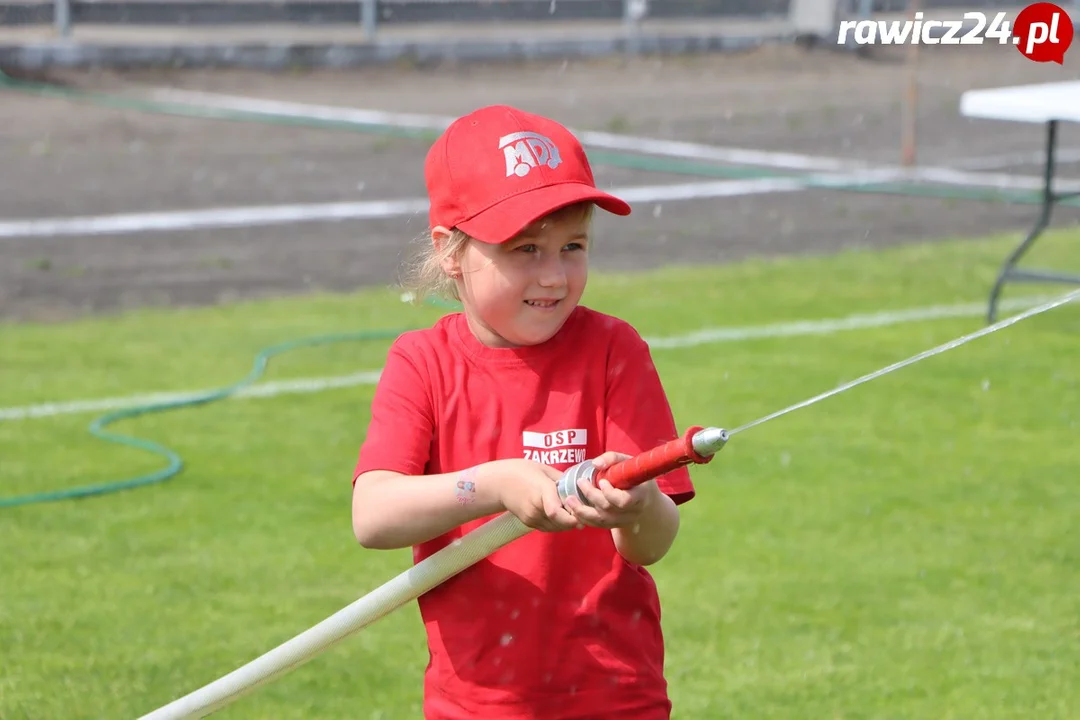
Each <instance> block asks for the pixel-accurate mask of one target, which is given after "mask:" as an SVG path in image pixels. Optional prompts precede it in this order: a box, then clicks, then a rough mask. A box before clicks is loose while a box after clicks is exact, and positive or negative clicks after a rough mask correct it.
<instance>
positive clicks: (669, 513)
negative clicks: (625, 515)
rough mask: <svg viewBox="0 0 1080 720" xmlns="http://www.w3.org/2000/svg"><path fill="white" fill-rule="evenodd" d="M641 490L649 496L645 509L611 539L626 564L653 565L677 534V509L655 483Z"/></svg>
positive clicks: (669, 546) (669, 547)
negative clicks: (634, 520)
mask: <svg viewBox="0 0 1080 720" xmlns="http://www.w3.org/2000/svg"><path fill="white" fill-rule="evenodd" d="M642 489H643V490H645V491H646V492H648V493H649V494H650V497H649V501H648V504H647V505H646V506H645V509H644V510H642V512H641V515H640V516H639V517H638V519H637V521H636V522H635V523H634V524H633V525H630V526H627V527H617V528H614V529H613V530H612V531H611V537H612V539H613V540H614V541H615V548H616V549H617V550H618V551H619V554H620V555H622V556H623V557H624V558H625V559H626V561H627V562H631V563H636V564H638V565H652V564H653V563H655V562H658V561H659V560H661V559H662V558H663V557H664V556H665V555H667V552H668V550H670V549H671V545H672V543H674V542H675V536H676V535H678V534H679V508H678V507H677V506H676V505H675V501H674V500H672V499H671V496H669V495H666V494H665V493H663V492H661V491H660V488H659V487H657V485H656V483H654V482H651V483H648V484H647V485H646V486H642Z"/></svg>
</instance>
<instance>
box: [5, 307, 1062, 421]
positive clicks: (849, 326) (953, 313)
mask: <svg viewBox="0 0 1080 720" xmlns="http://www.w3.org/2000/svg"><path fill="white" fill-rule="evenodd" d="M1046 299H1047V298H1045V297H1029V298H1016V299H1008V300H1003V301H1001V302H1000V303H999V304H998V306H999V307H1000V308H1001V309H1002V310H1006V311H1007V310H1024V309H1027V308H1030V307H1034V306H1036V305H1038V304H1039V303H1040V302H1045V301H1046ZM985 312H986V303H965V304H960V305H934V306H930V307H922V308H909V309H906V310H894V311H886V312H879V313H871V314H865V315H850V316H848V317H844V318H834V319H824V320H804V321H799V322H787V323H774V324H770V325H758V326H747V327H726V328H711V329H706V330H699V331H697V332H692V333H688V334H686V335H675V336H670V337H660V338H649V337H647V338H645V340H646V342H648V344H649V347H650V348H652V349H658V350H662V349H673V348H687V347H696V346H700V345H709V344H713V343H723V342H740V341H745V340H755V339H767V338H782V337H797V336H800V335H831V334H833V333H837V332H842V331H846V330H860V329H867V328H880V327H887V326H890V325H900V324H904V323H913V322H920V321H924V320H940V319H944V318H963V317H977V316H980V315H982V314H983V313H985ZM380 373H381V370H372V371H367V372H359V373H353V374H350V375H338V376H332V377H315V378H301V379H297V380H284V381H276V382H267V383H262V384H259V385H255V386H252V387H248V388H245V389H243V390H239V391H237V392H236V393H234V394H233V395H231V396H230V397H234V398H264V397H276V396H278V395H290V394H302V393H303V394H306V393H317V392H322V391H324V390H330V389H334V388H346V387H353V386H356V385H373V384H375V383H376V382H378V380H379V375H380ZM213 392H216V391H215V390H198V391H188V392H169V393H152V394H146V395H129V396H126V397H111V398H98V399H94V400H74V401H59V402H49V403H41V404H37V405H24V406H21V407H6V408H0V422H4V421H13V420H30V419H34V418H45V417H54V416H56V415H73V414H79V413H90V412H108V411H112V410H122V409H125V408H131V407H135V406H140V405H152V404H158V403H169V402H177V401H184V400H193V399H195V398H199V397H203V396H205V395H207V394H208V393H213Z"/></svg>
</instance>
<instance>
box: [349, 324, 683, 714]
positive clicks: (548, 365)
mask: <svg viewBox="0 0 1080 720" xmlns="http://www.w3.org/2000/svg"><path fill="white" fill-rule="evenodd" d="M678 435H679V432H678V430H677V429H676V426H675V423H674V420H673V418H672V413H671V409H670V406H669V405H668V402H667V398H666V396H665V394H664V391H663V388H662V386H661V383H660V378H659V376H658V374H657V371H656V369H655V367H654V366H653V363H652V360H651V356H650V353H649V349H648V345H647V344H646V343H645V341H644V340H642V339H641V337H640V336H639V335H638V333H637V332H636V331H635V330H634V329H633V328H632V327H631V326H630V325H628V324H627V323H626V322H624V321H622V320H619V319H617V318H614V317H610V316H608V315H604V314H602V313H599V312H596V311H594V310H590V309H588V308H585V307H580V306H579V307H578V308H576V309H575V310H574V312H573V313H572V314H571V315H570V317H569V319H568V320H567V321H566V323H565V324H564V325H563V327H562V328H561V329H560V330H559V332H558V334H557V335H556V336H555V337H554V338H552V339H551V340H549V341H548V342H546V343H544V344H542V345H538V346H532V347H524V348H490V347H487V346H485V345H483V344H482V343H480V342H479V341H478V340H477V339H476V338H475V337H474V336H473V335H472V333H471V332H470V331H469V328H468V324H467V322H466V320H465V317H464V315H462V314H460V313H457V314H451V315H447V316H445V317H443V318H442V319H440V320H439V321H438V322H437V323H436V324H435V326H434V327H432V328H430V329H426V330H419V331H412V332H408V333H405V334H403V335H402V336H400V337H399V338H398V339H397V340H396V341H395V342H394V344H393V346H392V347H391V349H390V352H389V355H388V358H387V362H386V365H385V367H384V369H383V373H382V376H381V378H380V380H379V384H378V387H377V388H376V391H375V397H374V401H373V404H372V419H371V424H370V426H369V428H368V433H367V437H366V439H365V441H364V444H363V446H362V448H361V450H360V453H359V460H358V463H357V466H356V471H355V473H354V475H353V477H354V478H356V477H357V476H359V475H360V474H361V473H364V472H368V471H371V470H390V471H395V472H399V473H403V474H406V475H421V474H424V475H433V474H439V473H445V472H454V471H457V470H462V469H465V468H468V467H472V466H474V465H479V464H481V463H484V462H489V461H491V460H498V459H504V458H521V457H525V458H530V459H532V460H535V461H537V462H541V463H544V464H547V465H550V466H552V467H554V468H557V469H559V470H565V469H567V468H569V467H571V466H572V465H574V464H576V463H578V462H581V461H584V460H586V459H590V458H594V457H596V456H598V455H600V454H602V453H603V452H605V451H608V450H614V451H618V452H623V453H627V454H629V455H634V454H636V453H638V452H641V451H643V450H647V449H649V448H652V447H655V446H657V445H660V444H662V443H665V442H667V441H669V440H672V439H674V438H675V437H678ZM657 482H658V484H659V486H660V488H661V489H662V490H663V491H664V492H666V493H667V494H669V495H670V496H672V498H673V499H674V500H675V502H676V503H682V502H685V501H687V500H689V499H690V498H692V497H693V496H694V487H693V485H692V483H691V481H690V475H689V472H688V471H687V469H686V468H681V469H679V470H676V471H674V472H671V473H669V474H667V475H666V476H664V477H662V478H659V479H658V480H657ZM490 519H491V518H483V519H481V520H477V521H475V522H471V523H468V524H466V525H464V526H463V527H461V528H458V529H457V530H455V531H453V532H450V533H447V534H446V535H444V536H441V537H439V538H437V539H435V540H432V541H430V542H427V543H424V544H422V545H419V546H417V547H415V548H414V549H413V555H414V558H415V561H417V562H419V561H420V560H422V559H423V558H426V557H427V556H429V555H431V554H432V553H434V552H435V551H437V550H439V549H440V548H442V547H444V546H446V545H447V544H448V543H449V542H451V541H452V540H454V539H455V538H458V537H461V536H462V535H463V534H465V533H467V532H469V531H471V530H473V529H474V528H475V527H477V526H478V525H480V524H482V523H483V522H485V521H487V520H490ZM419 607H420V612H421V616H422V617H423V621H424V625H425V629H426V631H427V636H428V647H429V652H430V662H429V664H428V667H427V671H426V674H425V681H424V714H425V717H426V718H428V719H429V720H435V719H438V720H474V719H475V718H491V719H498V720H510V719H511V718H512V719H514V720H526V719H528V720H534V719H535V720H539V719H541V718H542V719H543V720H570V719H571V718H597V717H619V718H628V719H632V720H646V719H648V720H654V719H660V718H668V717H669V713H670V708H671V703H670V701H669V699H668V697H667V683H666V681H665V679H664V674H663V670H664V644H663V637H662V634H661V628H660V603H659V598H658V596H657V591H656V586H655V584H654V582H653V579H652V577H651V576H650V574H649V573H648V571H647V570H646V569H645V568H644V567H641V566H638V565H632V564H630V563H628V562H627V561H626V560H624V559H623V558H622V556H621V555H619V553H618V551H617V550H616V549H615V545H614V542H613V540H612V537H611V533H610V531H608V530H602V529H597V528H588V527H587V528H585V529H583V530H569V531H565V532H559V533H547V532H541V531H534V532H531V533H529V534H528V535H527V536H525V537H523V538H520V539H518V540H515V541H514V542H511V543H510V544H508V545H506V546H504V547H502V548H500V549H499V550H496V551H495V552H494V553H492V554H491V555H489V556H488V557H487V558H485V559H483V560H481V561H480V562H478V563H476V564H475V565H473V566H471V567H469V568H467V569H466V570H465V571H463V572H462V573H460V574H459V575H457V576H455V577H453V578H451V579H450V580H448V581H446V582H445V583H443V584H442V585H440V586H438V587H436V588H434V589H432V590H431V591H430V592H428V593H426V594H425V595H423V596H421V597H420V598H419Z"/></svg>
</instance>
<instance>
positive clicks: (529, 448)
mask: <svg viewBox="0 0 1080 720" xmlns="http://www.w3.org/2000/svg"><path fill="white" fill-rule="evenodd" d="M521 443H522V445H524V446H525V448H524V450H525V459H526V460H532V461H533V462H538V463H542V464H544V465H563V464H571V465H576V464H577V463H580V462H585V451H586V446H587V445H588V444H589V431H588V430H587V429H585V428H577V429H573V430H556V431H555V432H549V433H539V432H531V431H529V430H526V431H525V432H523V433H521Z"/></svg>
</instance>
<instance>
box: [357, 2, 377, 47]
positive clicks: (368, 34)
mask: <svg viewBox="0 0 1080 720" xmlns="http://www.w3.org/2000/svg"><path fill="white" fill-rule="evenodd" d="M377 10H378V0H360V16H361V21H362V22H363V23H364V37H365V38H367V39H368V40H374V39H375V34H376V32H377V26H378V18H377V16H378V13H377Z"/></svg>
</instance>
